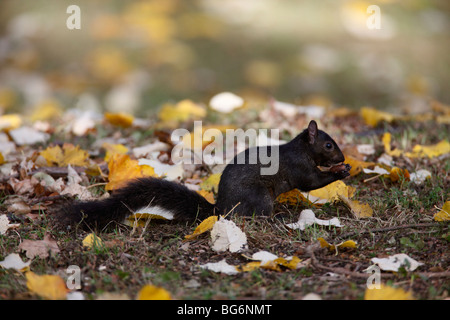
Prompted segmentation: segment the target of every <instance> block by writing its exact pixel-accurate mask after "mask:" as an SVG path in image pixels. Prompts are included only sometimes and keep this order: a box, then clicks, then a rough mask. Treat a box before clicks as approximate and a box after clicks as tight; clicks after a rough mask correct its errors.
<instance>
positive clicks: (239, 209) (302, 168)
mask: <svg viewBox="0 0 450 320" xmlns="http://www.w3.org/2000/svg"><path fill="white" fill-rule="evenodd" d="M261 148H262V147H259V148H251V149H247V150H246V151H244V152H245V159H247V160H248V158H249V154H250V153H251V152H257V153H258V152H261V150H262V149H261ZM264 148H268V150H265V151H266V152H269V155H270V154H271V153H270V152H272V150H273V149H272V148H273V147H264ZM235 160H236V157H235ZM344 160H345V159H344V155H343V154H342V152H341V150H340V149H339V147H338V146H337V144H336V143H335V142H334V140H333V139H332V138H331V137H330V136H329V135H328V134H326V133H325V132H323V131H320V130H318V129H317V124H316V122H315V121H311V122H310V124H309V126H308V129H305V130H304V131H303V132H302V133H301V134H299V135H298V136H297V137H296V138H294V139H293V140H292V141H290V142H289V143H287V144H285V145H281V146H279V161H280V162H279V168H278V172H277V173H276V174H274V175H261V172H260V169H261V168H262V167H263V164H261V163H256V164H248V161H246V162H245V163H246V164H236V161H234V162H233V161H232V162H231V163H230V164H228V165H227V166H226V167H225V170H224V171H223V173H222V177H221V180H220V183H219V193H218V199H217V203H216V206H214V205H212V204H210V203H209V202H208V201H206V200H205V199H204V198H203V197H202V196H200V195H199V194H198V193H196V192H195V191H191V190H189V189H188V188H186V187H185V186H183V185H181V184H178V183H175V182H170V181H166V180H161V179H156V178H140V179H137V180H134V181H132V182H131V183H130V184H129V185H128V186H126V187H124V188H122V189H119V190H117V191H115V192H114V193H113V194H112V195H111V197H109V198H107V199H104V200H99V201H89V202H80V203H75V204H74V205H73V206H70V207H68V208H67V209H65V210H63V211H62V212H60V213H61V214H60V215H59V217H60V218H59V219H60V220H61V221H62V222H63V223H64V224H66V225H67V224H77V223H80V222H81V224H85V225H87V226H89V227H97V228H103V227H104V226H106V225H108V224H109V223H110V222H114V221H117V222H120V221H122V220H123V219H124V218H125V217H126V216H128V215H130V214H131V213H132V212H133V211H134V210H137V209H139V208H142V207H145V206H148V205H153V206H155V205H157V206H160V207H162V208H164V209H166V210H170V211H172V212H174V214H175V219H176V220H190V221H193V220H195V219H196V218H199V219H204V218H206V217H208V216H210V215H212V214H214V211H215V209H216V214H226V213H228V212H229V211H231V210H233V212H234V213H235V214H240V215H253V214H256V215H261V214H264V215H270V214H271V213H272V210H273V202H274V200H275V199H276V197H277V196H278V195H280V194H281V193H284V192H287V191H290V190H292V189H295V188H298V189H300V190H302V191H309V190H314V189H318V188H321V187H324V186H326V185H327V184H329V183H331V182H334V181H336V180H339V179H343V178H345V177H347V176H348V175H349V172H348V171H349V170H350V166H349V165H345V166H344V170H341V171H338V172H331V171H328V172H322V171H320V170H319V169H318V168H317V166H319V165H321V166H330V165H332V164H335V163H338V162H343V161H344Z"/></svg>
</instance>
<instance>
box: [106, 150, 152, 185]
mask: <svg viewBox="0 0 450 320" xmlns="http://www.w3.org/2000/svg"><path fill="white" fill-rule="evenodd" d="M108 168H109V175H108V180H109V181H108V183H107V184H106V186H105V189H106V190H114V189H118V188H120V187H122V186H124V185H125V184H126V183H127V181H129V180H131V179H136V178H141V177H149V176H153V177H154V176H156V174H155V170H153V168H152V167H150V166H147V165H142V166H140V165H139V162H138V161H137V160H132V159H130V157H129V156H128V155H126V154H117V153H116V154H114V155H113V156H112V158H111V160H110V161H109V163H108Z"/></svg>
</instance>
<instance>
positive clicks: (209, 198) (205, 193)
mask: <svg viewBox="0 0 450 320" xmlns="http://www.w3.org/2000/svg"><path fill="white" fill-rule="evenodd" d="M197 193H198V194H199V195H201V196H202V197H203V198H205V199H206V201H208V202H209V203H211V204H214V203H216V201H215V200H214V193H212V192H211V191H206V190H199V191H197Z"/></svg>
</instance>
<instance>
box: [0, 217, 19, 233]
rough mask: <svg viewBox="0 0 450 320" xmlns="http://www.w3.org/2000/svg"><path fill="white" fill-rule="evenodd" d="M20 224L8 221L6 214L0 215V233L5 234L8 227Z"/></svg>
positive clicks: (15, 226)
mask: <svg viewBox="0 0 450 320" xmlns="http://www.w3.org/2000/svg"><path fill="white" fill-rule="evenodd" d="M19 226H20V224H16V223H9V219H8V216H7V215H6V214H2V215H0V235H1V234H5V233H6V231H8V229H10V228H17V227H19Z"/></svg>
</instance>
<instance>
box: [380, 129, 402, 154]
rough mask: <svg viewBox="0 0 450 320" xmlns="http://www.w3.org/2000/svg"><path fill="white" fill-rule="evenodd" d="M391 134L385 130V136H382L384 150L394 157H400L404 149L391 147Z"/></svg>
mask: <svg viewBox="0 0 450 320" xmlns="http://www.w3.org/2000/svg"><path fill="white" fill-rule="evenodd" d="M391 139H392V137H391V134H390V133H389V132H385V133H384V134H383V137H382V138H381V141H382V142H383V145H384V152H386V153H387V154H388V155H390V156H392V157H399V156H401V155H402V151H401V150H398V149H396V150H392V149H391Z"/></svg>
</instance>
